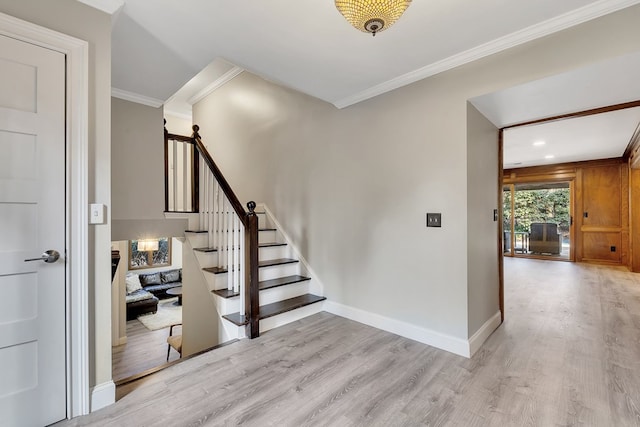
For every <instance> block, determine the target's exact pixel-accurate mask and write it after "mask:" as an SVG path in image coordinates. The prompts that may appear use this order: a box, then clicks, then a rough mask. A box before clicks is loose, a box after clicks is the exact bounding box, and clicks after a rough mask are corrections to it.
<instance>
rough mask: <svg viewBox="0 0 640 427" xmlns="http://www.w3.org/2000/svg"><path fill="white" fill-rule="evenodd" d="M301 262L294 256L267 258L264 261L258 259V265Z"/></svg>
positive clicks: (269, 265)
mask: <svg viewBox="0 0 640 427" xmlns="http://www.w3.org/2000/svg"><path fill="white" fill-rule="evenodd" d="M296 262H299V261H298V260H297V259H293V258H276V259H267V260H264V261H258V267H271V266H274V265H282V264H293V263H296Z"/></svg>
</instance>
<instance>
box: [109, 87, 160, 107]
mask: <svg viewBox="0 0 640 427" xmlns="http://www.w3.org/2000/svg"><path fill="white" fill-rule="evenodd" d="M111 96H113V97H114V98H119V99H124V100H125V101H130V102H135V103H137V104H142V105H147V106H149V107H153V108H158V107H161V106H162V105H163V104H164V101H161V100H160V99H155V98H151V97H148V96H144V95H140V94H137V93H134V92H128V91H126V90H122V89H118V88H115V87H112V88H111Z"/></svg>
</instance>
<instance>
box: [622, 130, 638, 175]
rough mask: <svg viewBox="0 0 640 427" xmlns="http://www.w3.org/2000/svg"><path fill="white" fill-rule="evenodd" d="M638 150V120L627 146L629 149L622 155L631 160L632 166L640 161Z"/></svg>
mask: <svg viewBox="0 0 640 427" xmlns="http://www.w3.org/2000/svg"><path fill="white" fill-rule="evenodd" d="M638 150H640V122H638V126H637V127H636V130H635V131H634V132H633V135H632V136H631V139H630V140H629V145H628V146H627V149H626V150H625V151H624V155H623V156H622V158H624V159H627V160H628V161H629V165H630V166H631V167H632V168H633V167H634V166H636V165H637V163H638V160H637V159H638V157H637V156H638Z"/></svg>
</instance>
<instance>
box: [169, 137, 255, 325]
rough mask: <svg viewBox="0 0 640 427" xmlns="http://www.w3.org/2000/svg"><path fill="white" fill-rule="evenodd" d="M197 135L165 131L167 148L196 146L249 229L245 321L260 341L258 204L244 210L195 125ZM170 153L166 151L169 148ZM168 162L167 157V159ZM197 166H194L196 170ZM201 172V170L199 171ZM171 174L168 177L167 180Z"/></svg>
mask: <svg viewBox="0 0 640 427" xmlns="http://www.w3.org/2000/svg"><path fill="white" fill-rule="evenodd" d="M192 129H193V135H192V136H191V137H187V136H182V135H174V134H170V133H168V132H167V131H166V129H165V147H166V141H167V140H177V141H182V142H188V143H192V144H193V145H194V146H195V148H196V152H197V153H199V154H200V156H202V160H203V161H204V162H205V163H206V165H207V166H208V167H209V170H211V173H212V174H213V176H214V178H215V179H216V181H218V185H219V186H220V188H221V189H222V191H223V192H224V194H225V196H227V200H229V203H231V206H232V207H233V210H234V211H235V212H236V214H237V215H238V219H240V221H241V222H242V225H244V227H245V268H244V271H245V281H244V283H245V289H244V292H245V298H244V300H245V317H246V318H247V324H248V327H249V337H250V338H257V337H259V336H260V324H259V321H260V302H259V296H258V294H259V292H260V288H259V284H258V274H259V273H258V216H257V215H256V213H255V208H256V203H255V202H253V201H251V202H249V203H247V208H248V210H249V211H248V212H247V211H245V210H244V207H243V206H242V203H240V200H239V199H238V196H236V194H235V193H234V192H233V190H232V189H231V186H230V185H229V182H228V181H227V180H226V178H225V177H224V175H223V174H222V172H221V171H220V168H218V166H217V165H216V163H215V162H214V161H213V159H212V158H211V155H210V154H209V151H208V150H207V148H206V147H205V146H204V144H203V143H202V139H201V138H200V134H199V133H198V131H199V130H200V127H199V126H198V125H193V128H192ZM165 150H166V148H165ZM165 159H166V155H165ZM195 166H196V165H194V167H195ZM167 168H168V164H165V169H167ZM196 170H197V169H196ZM166 176H167V174H166V173H165V177H166Z"/></svg>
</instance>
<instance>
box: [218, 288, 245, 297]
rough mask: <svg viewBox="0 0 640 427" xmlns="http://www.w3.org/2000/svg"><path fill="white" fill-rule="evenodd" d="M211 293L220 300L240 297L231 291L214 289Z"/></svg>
mask: <svg viewBox="0 0 640 427" xmlns="http://www.w3.org/2000/svg"><path fill="white" fill-rule="evenodd" d="M211 292H213V293H214V294H216V295H218V296H220V297H222V298H233V297H237V296H239V295H240V292H234V291H233V290H231V289H214V290H212V291H211Z"/></svg>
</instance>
